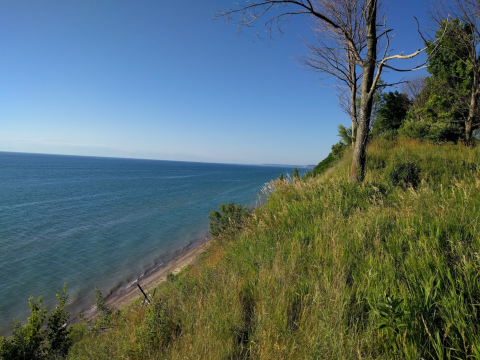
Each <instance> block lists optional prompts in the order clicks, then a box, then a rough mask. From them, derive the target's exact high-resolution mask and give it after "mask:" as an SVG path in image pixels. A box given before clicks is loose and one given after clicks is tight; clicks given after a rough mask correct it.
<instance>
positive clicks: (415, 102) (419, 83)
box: [400, 76, 429, 120]
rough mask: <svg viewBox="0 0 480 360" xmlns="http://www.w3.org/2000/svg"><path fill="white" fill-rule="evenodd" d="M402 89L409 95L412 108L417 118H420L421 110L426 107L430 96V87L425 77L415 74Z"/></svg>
mask: <svg viewBox="0 0 480 360" xmlns="http://www.w3.org/2000/svg"><path fill="white" fill-rule="evenodd" d="M400 89H401V91H402V92H403V93H404V94H406V95H407V96H408V99H409V100H410V101H411V104H412V105H411V106H412V110H413V112H414V113H415V115H416V117H417V120H420V116H421V114H420V111H421V109H422V108H424V107H425V104H426V102H427V100H428V96H429V89H428V86H427V81H426V80H425V77H424V76H415V77H413V78H411V79H409V80H407V81H406V82H405V83H403V84H402V86H401V88H400Z"/></svg>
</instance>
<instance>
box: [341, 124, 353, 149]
mask: <svg viewBox="0 0 480 360" xmlns="http://www.w3.org/2000/svg"><path fill="white" fill-rule="evenodd" d="M337 136H339V137H340V138H341V140H340V142H339V143H340V144H342V145H352V143H353V139H354V134H352V128H351V127H349V128H346V127H345V126H343V125H342V124H340V125H338V135H337Z"/></svg>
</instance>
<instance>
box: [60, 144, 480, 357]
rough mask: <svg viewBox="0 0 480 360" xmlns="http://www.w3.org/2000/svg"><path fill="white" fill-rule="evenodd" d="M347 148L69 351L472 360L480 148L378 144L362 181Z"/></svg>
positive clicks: (284, 186) (479, 293) (479, 341)
mask: <svg viewBox="0 0 480 360" xmlns="http://www.w3.org/2000/svg"><path fill="white" fill-rule="evenodd" d="M349 151H351V150H349V149H347V150H346V154H345V158H344V159H343V160H340V161H339V162H338V163H337V164H336V165H335V166H334V168H333V169H330V170H329V171H327V172H326V173H325V174H324V175H323V176H318V177H310V178H308V179H304V180H302V179H297V180H294V181H293V183H290V182H288V181H286V180H283V181H282V180H277V181H275V182H273V183H272V184H270V186H269V187H268V189H266V190H267V191H269V192H271V194H270V197H269V199H268V201H267V203H266V204H265V205H264V206H263V207H261V208H258V209H256V210H255V211H254V212H253V213H252V214H251V216H250V217H249V218H248V219H247V220H246V221H245V223H244V225H243V229H242V230H240V231H237V232H235V233H232V232H225V233H222V234H220V235H219V236H218V237H217V238H216V239H215V240H214V241H212V242H211V243H210V246H209V250H208V252H207V253H206V254H205V255H204V256H203V257H202V258H201V259H200V261H199V262H198V263H197V264H196V265H194V266H192V267H190V268H189V269H187V270H186V271H184V272H182V273H181V274H179V275H177V276H175V277H170V278H169V279H170V281H168V282H166V283H163V284H161V285H160V286H159V288H158V289H157V291H156V296H155V299H154V301H153V304H152V305H151V306H150V307H140V306H136V305H132V307H131V308H130V309H128V311H125V312H124V313H123V315H122V316H117V317H115V319H114V321H113V322H112V328H111V329H108V330H99V329H97V330H95V329H91V330H88V329H87V327H86V325H80V326H77V327H75V328H74V329H73V332H72V336H73V338H74V340H75V343H74V345H73V348H72V350H71V351H70V354H69V358H70V359H121V358H123V359H153V358H161V359H199V358H201V359H246V358H252V359H253V358H254V359H299V358H305V359H310V358H311V359H332V358H338V359H361V358H366V359H390V358H399V359H400V358H402V359H407V358H415V359H419V358H424V359H438V358H445V359H448V358H460V359H466V358H480V322H479V315H480V314H479V312H478V306H479V304H480V276H479V274H480V261H479V257H480V255H479V253H480V234H479V232H480V226H479V209H480V191H479V190H480V161H479V159H480V151H479V149H478V148H477V149H472V148H468V147H465V146H463V145H444V146H439V145H433V144H429V143H422V142H420V141H417V140H407V139H397V140H394V141H385V140H379V139H377V140H376V141H374V142H372V143H371V144H370V145H369V149H368V152H369V158H368V159H369V160H368V164H367V173H366V179H365V182H364V183H363V184H352V183H350V182H349V181H348V173H349V171H348V168H349V162H348V161H347V160H346V159H347V158H348V157H350V156H351V154H348V152H349ZM387 165H388V166H387Z"/></svg>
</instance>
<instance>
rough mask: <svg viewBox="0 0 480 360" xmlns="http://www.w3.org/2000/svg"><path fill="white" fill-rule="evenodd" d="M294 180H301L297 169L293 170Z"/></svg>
mask: <svg viewBox="0 0 480 360" xmlns="http://www.w3.org/2000/svg"><path fill="white" fill-rule="evenodd" d="M293 178H294V179H300V174H299V173H298V169H297V168H293Z"/></svg>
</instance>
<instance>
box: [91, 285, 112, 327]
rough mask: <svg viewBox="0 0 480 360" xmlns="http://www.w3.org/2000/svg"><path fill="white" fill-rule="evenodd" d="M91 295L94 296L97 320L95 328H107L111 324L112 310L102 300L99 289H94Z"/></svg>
mask: <svg viewBox="0 0 480 360" xmlns="http://www.w3.org/2000/svg"><path fill="white" fill-rule="evenodd" d="M93 294H94V295H95V308H96V309H97V311H98V318H97V322H96V324H95V328H97V329H105V328H108V327H110V326H111V324H112V314H113V309H112V308H111V307H110V306H108V305H107V304H106V303H105V299H104V298H103V296H102V292H101V291H100V289H99V288H97V287H95V291H94V292H93Z"/></svg>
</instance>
